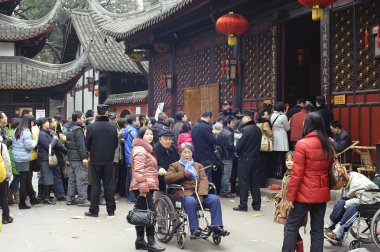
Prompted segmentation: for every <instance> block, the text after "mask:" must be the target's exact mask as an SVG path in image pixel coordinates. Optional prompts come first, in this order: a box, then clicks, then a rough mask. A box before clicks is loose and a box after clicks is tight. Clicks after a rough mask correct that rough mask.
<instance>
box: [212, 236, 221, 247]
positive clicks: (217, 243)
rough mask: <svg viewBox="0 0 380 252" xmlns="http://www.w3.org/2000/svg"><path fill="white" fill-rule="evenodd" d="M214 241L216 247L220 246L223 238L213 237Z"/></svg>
mask: <svg viewBox="0 0 380 252" xmlns="http://www.w3.org/2000/svg"><path fill="white" fill-rule="evenodd" d="M212 241H213V242H214V244H215V245H219V244H220V242H221V241H222V237H221V236H219V235H213V236H212Z"/></svg>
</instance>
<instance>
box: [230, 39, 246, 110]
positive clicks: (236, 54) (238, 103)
mask: <svg viewBox="0 0 380 252" xmlns="http://www.w3.org/2000/svg"><path fill="white" fill-rule="evenodd" d="M242 54H243V39H242V38H241V37H238V41H237V44H236V46H234V48H233V51H232V57H233V58H236V59H238V61H239V62H240V71H238V75H237V78H236V80H235V94H234V100H235V102H234V103H235V106H234V107H235V108H239V110H240V111H242V109H243V82H244V80H243V76H244V75H243V71H244V69H243V66H244V64H243V62H242ZM231 85H232V83H231Z"/></svg>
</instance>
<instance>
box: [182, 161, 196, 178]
mask: <svg viewBox="0 0 380 252" xmlns="http://www.w3.org/2000/svg"><path fill="white" fill-rule="evenodd" d="M179 163H180V164H181V165H183V166H185V172H191V174H192V177H193V179H196V178H197V177H198V174H197V170H195V168H194V166H193V164H194V159H191V160H190V161H185V160H183V159H182V158H181V159H180V160H179Z"/></svg>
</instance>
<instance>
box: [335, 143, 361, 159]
mask: <svg viewBox="0 0 380 252" xmlns="http://www.w3.org/2000/svg"><path fill="white" fill-rule="evenodd" d="M359 143H360V142H359V141H354V142H353V143H352V144H351V145H350V146H348V147H347V148H346V149H344V150H342V151H341V152H339V153H338V154H336V156H337V157H339V156H340V155H342V154H343V153H345V152H347V151H349V150H351V149H353V148H355V147H356V146H355V145H358V144H359Z"/></svg>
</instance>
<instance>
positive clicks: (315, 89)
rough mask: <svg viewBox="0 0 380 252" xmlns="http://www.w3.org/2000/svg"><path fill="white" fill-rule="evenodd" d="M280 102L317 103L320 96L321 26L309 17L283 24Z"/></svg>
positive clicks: (291, 103) (292, 103) (293, 103)
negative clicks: (304, 100)
mask: <svg viewBox="0 0 380 252" xmlns="http://www.w3.org/2000/svg"><path fill="white" fill-rule="evenodd" d="M283 34H284V37H283V38H284V51H283V75H282V76H283V81H282V92H281V93H280V94H281V97H279V98H280V99H281V100H283V101H284V102H285V103H289V104H290V105H295V104H296V101H297V99H298V98H304V99H306V100H307V101H312V102H313V103H314V101H315V97H316V96H318V95H321V67H320V23H319V22H315V21H312V19H311V17H310V15H305V16H301V17H299V18H295V19H292V20H289V21H287V22H286V23H285V24H284V33H283Z"/></svg>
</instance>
